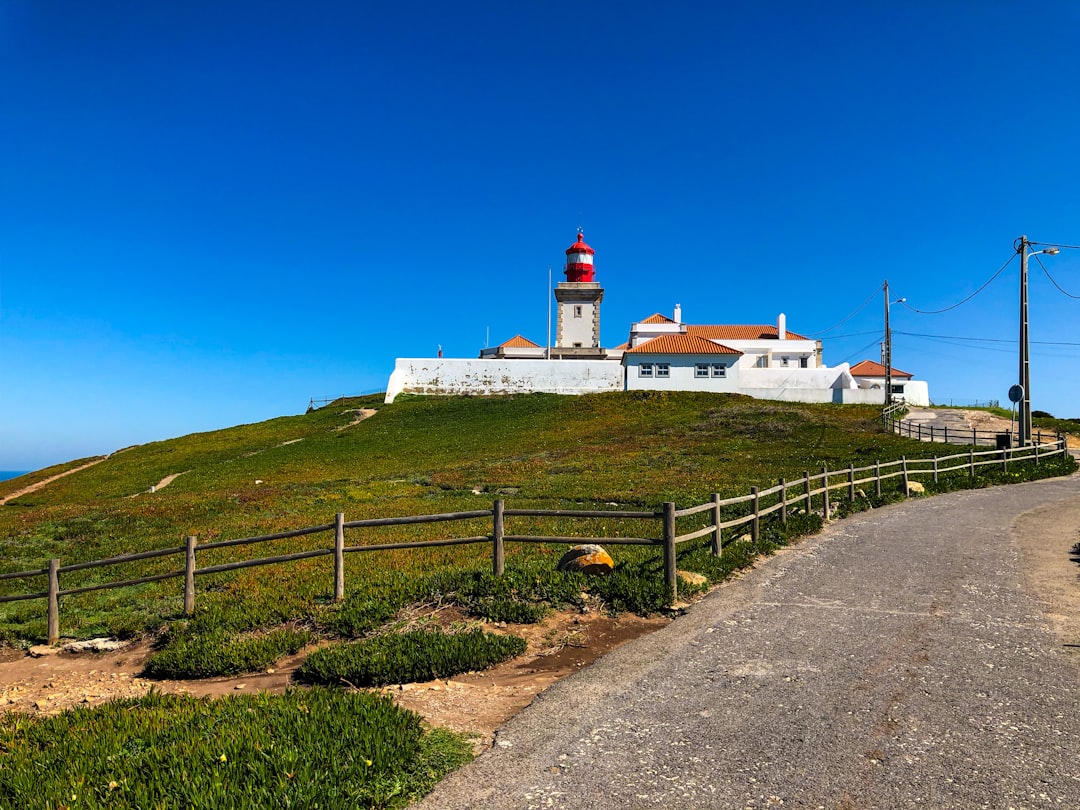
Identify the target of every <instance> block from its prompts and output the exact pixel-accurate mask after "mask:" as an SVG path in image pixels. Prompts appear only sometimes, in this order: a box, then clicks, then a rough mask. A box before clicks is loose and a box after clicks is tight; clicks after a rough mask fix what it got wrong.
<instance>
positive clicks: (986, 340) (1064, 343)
mask: <svg viewBox="0 0 1080 810" xmlns="http://www.w3.org/2000/svg"><path fill="white" fill-rule="evenodd" d="M893 334H894V335H907V336H908V337H920V338H940V339H942V340H967V341H971V342H973V343H1016V341H1015V340H1010V339H1008V338H977V337H966V336H964V335H928V334H926V333H924V332H901V331H900V330H898V329H894V330H893ZM1031 342H1032V343H1038V344H1041V345H1043V346H1080V343H1069V342H1067V341H1058V340H1033V341H1031Z"/></svg>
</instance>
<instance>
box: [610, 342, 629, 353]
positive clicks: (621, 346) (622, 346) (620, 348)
mask: <svg viewBox="0 0 1080 810" xmlns="http://www.w3.org/2000/svg"><path fill="white" fill-rule="evenodd" d="M629 348H630V342H629V341H627V342H626V343H620V344H619V345H618V346H613V347H612V348H611V350H612V351H613V352H617V351H626V350H627V349H629Z"/></svg>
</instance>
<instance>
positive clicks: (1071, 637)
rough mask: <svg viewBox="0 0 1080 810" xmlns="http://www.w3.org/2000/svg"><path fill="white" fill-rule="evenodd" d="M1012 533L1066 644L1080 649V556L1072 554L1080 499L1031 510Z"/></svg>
mask: <svg viewBox="0 0 1080 810" xmlns="http://www.w3.org/2000/svg"><path fill="white" fill-rule="evenodd" d="M1012 534H1013V537H1014V538H1015V539H1016V542H1017V545H1018V546H1019V548H1020V558H1021V560H1022V564H1023V569H1024V576H1025V577H1026V578H1027V582H1028V587H1029V589H1030V591H1031V593H1032V594H1034V595H1035V598H1036V599H1038V600H1039V602H1040V603H1041V605H1042V609H1043V612H1044V613H1045V614H1046V616H1047V618H1048V619H1049V620H1050V622H1051V624H1052V625H1053V628H1054V632H1055V633H1056V634H1057V636H1058V638H1059V639H1060V640H1061V643H1062V645H1064V646H1065V647H1067V648H1069V649H1070V650H1074V651H1077V652H1080V558H1077V556H1076V555H1073V554H1072V553H1071V550H1072V547H1073V546H1074V545H1075V544H1076V543H1077V542H1080V501H1072V502H1068V503H1064V504H1054V505H1052V506H1049V507H1043V508H1041V509H1036V510H1034V511H1032V512H1027V513H1025V514H1023V515H1021V516H1020V517H1019V518H1017V519H1016V522H1015V523H1014V524H1013V527H1012Z"/></svg>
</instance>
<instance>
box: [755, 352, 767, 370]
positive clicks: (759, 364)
mask: <svg viewBox="0 0 1080 810" xmlns="http://www.w3.org/2000/svg"><path fill="white" fill-rule="evenodd" d="M768 367H769V355H767V354H759V355H758V358H757V360H755V361H754V368H768Z"/></svg>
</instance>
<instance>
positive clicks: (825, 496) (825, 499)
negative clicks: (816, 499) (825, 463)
mask: <svg viewBox="0 0 1080 810" xmlns="http://www.w3.org/2000/svg"><path fill="white" fill-rule="evenodd" d="M821 486H822V487H824V490H825V491H824V492H823V493H822V504H821V518H822V520H826V521H827V520H828V519H829V468H828V467H822V468H821Z"/></svg>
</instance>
